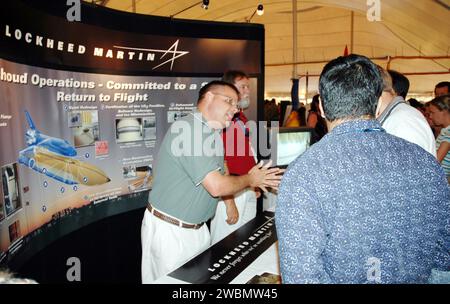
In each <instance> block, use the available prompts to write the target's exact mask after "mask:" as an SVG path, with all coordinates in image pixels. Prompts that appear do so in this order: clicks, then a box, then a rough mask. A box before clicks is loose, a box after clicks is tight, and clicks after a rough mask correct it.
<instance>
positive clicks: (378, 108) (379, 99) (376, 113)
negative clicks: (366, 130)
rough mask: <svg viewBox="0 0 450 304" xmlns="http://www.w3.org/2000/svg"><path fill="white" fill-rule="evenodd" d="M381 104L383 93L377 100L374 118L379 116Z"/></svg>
mask: <svg viewBox="0 0 450 304" xmlns="http://www.w3.org/2000/svg"><path fill="white" fill-rule="evenodd" d="M382 104H383V93H381V96H380V98H378V104H377V109H376V110H375V118H378V117H379V116H380V115H381V105H382Z"/></svg>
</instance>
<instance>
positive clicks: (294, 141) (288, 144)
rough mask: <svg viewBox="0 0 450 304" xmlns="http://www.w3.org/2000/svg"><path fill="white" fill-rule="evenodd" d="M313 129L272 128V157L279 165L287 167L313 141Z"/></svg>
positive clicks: (275, 163)
mask: <svg viewBox="0 0 450 304" xmlns="http://www.w3.org/2000/svg"><path fill="white" fill-rule="evenodd" d="M312 131H313V129H311V128H307V127H298V128H272V129H271V132H270V133H271V139H270V143H271V149H270V150H271V159H272V161H273V163H274V165H276V166H278V167H287V166H288V165H289V164H290V163H291V162H292V161H293V160H295V159H296V158H297V157H298V156H300V155H302V154H303V153H304V152H305V151H306V150H307V149H308V148H309V147H310V146H311V144H312V143H313V142H312Z"/></svg>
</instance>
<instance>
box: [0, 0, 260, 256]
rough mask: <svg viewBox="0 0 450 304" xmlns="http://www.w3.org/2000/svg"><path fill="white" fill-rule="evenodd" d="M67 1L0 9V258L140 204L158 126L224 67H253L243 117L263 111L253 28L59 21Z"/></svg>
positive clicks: (86, 18) (120, 17)
mask: <svg viewBox="0 0 450 304" xmlns="http://www.w3.org/2000/svg"><path fill="white" fill-rule="evenodd" d="M68 8H69V7H68V6H67V5H66V1H39V3H36V1H13V2H12V3H5V4H4V8H3V9H2V11H1V13H0V28H1V35H0V115H1V116H0V142H1V146H0V168H1V173H2V187H0V194H1V196H0V265H4V264H5V265H9V264H15V265H19V264H21V263H23V262H25V261H26V260H27V259H29V258H30V257H31V256H33V254H35V253H36V252H38V251H40V250H42V249H44V248H45V247H46V246H47V245H48V244H50V243H51V242H53V241H55V240H57V239H58V238H60V237H61V236H63V235H66V234H68V233H70V232H72V231H75V230H77V229H79V228H81V227H83V226H86V225H88V224H91V223H94V222H96V221H99V220H100V219H103V218H105V217H109V216H112V215H117V214H121V213H124V212H127V211H131V210H135V209H137V208H143V207H144V206H145V205H146V203H147V196H148V192H149V191H151V187H152V173H153V170H154V167H155V166H157V164H156V163H155V159H156V155H157V153H158V151H159V145H160V143H161V142H162V139H163V136H164V134H165V132H166V131H167V129H168V128H169V126H170V124H171V123H173V122H174V121H176V120H177V119H179V118H181V117H183V116H185V115H188V113H190V112H192V110H194V109H195V107H196V100H197V98H198V90H199V89H200V88H201V87H202V86H203V85H204V84H206V83H207V82H209V81H211V80H214V79H218V78H219V77H220V76H221V75H222V73H223V72H224V71H225V70H227V69H231V68H232V69H241V70H244V71H246V72H247V73H249V75H251V77H252V84H253V85H254V86H255V90H254V93H253V97H252V98H253V99H254V103H253V105H254V108H253V109H252V113H253V114H252V115H253V116H254V117H253V119H255V120H256V119H257V117H259V115H261V113H259V112H260V109H259V108H258V106H257V104H258V102H257V100H260V99H261V100H262V94H263V93H262V92H263V87H262V86H263V83H264V81H262V80H263V72H262V71H263V68H262V67H263V46H264V41H263V39H264V29H263V28H262V27H261V26H257V25H246V24H234V25H230V24H225V23H207V24H208V27H205V25H206V23H205V22H203V23H200V22H198V23H196V22H192V21H189V22H188V21H176V20H172V19H170V18H161V17H152V16H143V15H139V16H136V15H132V14H124V13H119V12H115V11H112V10H109V9H99V8H95V7H94V6H92V5H89V4H86V3H83V5H82V11H81V13H82V15H81V16H82V18H81V21H80V22H69V21H68V20H67V19H66V11H67V9H68ZM211 29H214V30H213V31H211ZM261 108H262V107H261ZM261 110H262V109H261Z"/></svg>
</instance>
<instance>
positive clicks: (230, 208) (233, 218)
mask: <svg viewBox="0 0 450 304" xmlns="http://www.w3.org/2000/svg"><path fill="white" fill-rule="evenodd" d="M223 202H224V203H225V207H226V210H227V220H226V222H227V223H228V225H233V224H236V223H237V221H238V220H239V211H238V210H237V207H236V203H235V202H234V198H231V199H227V200H224V201H223Z"/></svg>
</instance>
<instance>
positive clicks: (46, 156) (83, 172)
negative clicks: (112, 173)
mask: <svg viewBox="0 0 450 304" xmlns="http://www.w3.org/2000/svg"><path fill="white" fill-rule="evenodd" d="M25 116H26V119H27V122H28V125H29V129H28V130H27V131H26V133H25V141H26V144H27V147H26V148H25V149H23V150H22V151H20V152H19V159H18V161H19V163H21V164H23V165H25V166H27V167H29V168H31V169H33V170H35V171H37V172H39V173H41V174H45V175H47V176H49V177H51V178H53V179H56V180H57V181H60V182H63V183H65V184H68V185H74V184H81V185H86V186H95V185H102V184H105V183H107V182H109V181H110V179H109V178H108V176H107V175H106V174H105V172H103V171H102V170H101V169H100V168H98V167H96V166H94V165H91V164H89V163H86V162H83V161H80V160H77V159H74V158H73V157H74V156H76V155H77V150H76V149H75V148H74V147H73V146H72V145H70V144H69V142H67V141H66V140H64V139H61V138H56V137H51V136H48V135H45V134H42V133H41V132H40V131H39V130H38V129H36V126H35V125H34V122H33V120H32V119H31V116H30V113H28V111H25Z"/></svg>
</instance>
